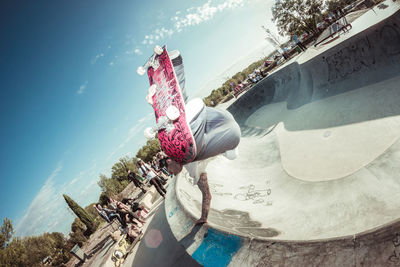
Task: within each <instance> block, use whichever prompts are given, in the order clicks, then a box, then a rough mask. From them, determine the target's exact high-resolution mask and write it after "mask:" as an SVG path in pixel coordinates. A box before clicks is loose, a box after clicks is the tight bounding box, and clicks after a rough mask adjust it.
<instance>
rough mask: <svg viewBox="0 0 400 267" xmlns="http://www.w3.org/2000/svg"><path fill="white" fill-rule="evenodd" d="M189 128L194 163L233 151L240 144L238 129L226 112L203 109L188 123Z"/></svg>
mask: <svg viewBox="0 0 400 267" xmlns="http://www.w3.org/2000/svg"><path fill="white" fill-rule="evenodd" d="M190 128H191V130H192V133H193V135H194V138H195V140H196V147H197V153H196V158H195V160H194V161H198V160H203V159H207V158H211V157H214V156H217V155H219V154H222V153H224V152H225V151H227V150H232V149H235V148H236V147H237V146H238V145H239V142H240V136H241V134H240V127H239V125H238V124H237V123H236V121H235V119H234V118H233V116H232V114H230V113H229V112H228V111H226V110H222V109H217V108H211V107H204V108H203V110H202V111H201V112H200V113H199V114H198V116H197V117H195V118H194V119H193V120H192V121H191V122H190Z"/></svg>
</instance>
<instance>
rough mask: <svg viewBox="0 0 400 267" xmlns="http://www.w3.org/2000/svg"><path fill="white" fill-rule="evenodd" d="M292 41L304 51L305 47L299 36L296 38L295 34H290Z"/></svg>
mask: <svg viewBox="0 0 400 267" xmlns="http://www.w3.org/2000/svg"><path fill="white" fill-rule="evenodd" d="M292 39H293V42H294V43H295V44H296V45H297V46H298V47H299V48H300V49H301V50H302V51H306V50H307V47H306V46H305V45H304V44H303V43H302V42H301V41H300V40H299V38H297V35H296V34H294V35H293V36H292Z"/></svg>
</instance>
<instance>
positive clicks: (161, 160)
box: [156, 151, 172, 176]
mask: <svg viewBox="0 0 400 267" xmlns="http://www.w3.org/2000/svg"><path fill="white" fill-rule="evenodd" d="M156 157H157V160H158V164H159V166H160V170H161V171H162V172H163V173H164V174H165V175H167V176H172V174H170V173H169V172H168V171H167V159H168V157H167V155H166V154H165V153H164V152H162V151H160V152H158V153H157V155H156Z"/></svg>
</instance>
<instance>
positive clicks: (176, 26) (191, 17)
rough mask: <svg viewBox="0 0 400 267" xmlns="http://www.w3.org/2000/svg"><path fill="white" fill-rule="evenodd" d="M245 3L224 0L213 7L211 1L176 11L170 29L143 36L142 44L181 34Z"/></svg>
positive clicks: (240, 0) (242, 0)
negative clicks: (219, 13) (186, 29)
mask: <svg viewBox="0 0 400 267" xmlns="http://www.w3.org/2000/svg"><path fill="white" fill-rule="evenodd" d="M246 1H248V0H226V1H225V2H223V3H221V4H216V5H213V4H212V2H211V0H209V1H208V2H207V3H205V4H204V5H202V6H198V7H191V8H188V9H186V10H185V11H177V12H175V15H174V16H173V17H172V18H170V20H171V21H172V22H173V27H172V28H170V29H166V28H165V27H162V28H160V29H156V30H155V31H154V32H153V33H152V34H147V35H145V36H144V38H143V41H142V44H143V45H147V44H150V45H151V44H153V43H154V41H158V40H160V39H163V38H165V37H167V36H171V35H172V34H174V33H175V32H181V31H182V30H183V29H184V28H188V27H191V26H195V25H199V24H201V23H203V22H206V21H208V20H210V19H212V18H213V17H214V16H215V15H216V14H217V13H218V12H223V11H225V10H229V9H234V8H237V7H242V6H243V5H244V3H245V2H246Z"/></svg>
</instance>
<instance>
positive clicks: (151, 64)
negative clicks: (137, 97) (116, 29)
mask: <svg viewBox="0 0 400 267" xmlns="http://www.w3.org/2000/svg"><path fill="white" fill-rule="evenodd" d="M162 52H163V48H162V47H161V46H159V45H156V46H155V47H154V54H153V55H152V56H151V57H150V58H149V59H148V60H147V62H146V63H145V64H144V65H143V66H139V67H138V68H137V70H136V72H137V73H138V74H139V75H140V76H142V75H143V74H145V73H146V70H147V68H149V67H153V68H154V69H156V68H157V67H158V62H157V61H156V60H155V59H156V57H157V56H159V55H161V54H162Z"/></svg>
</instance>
